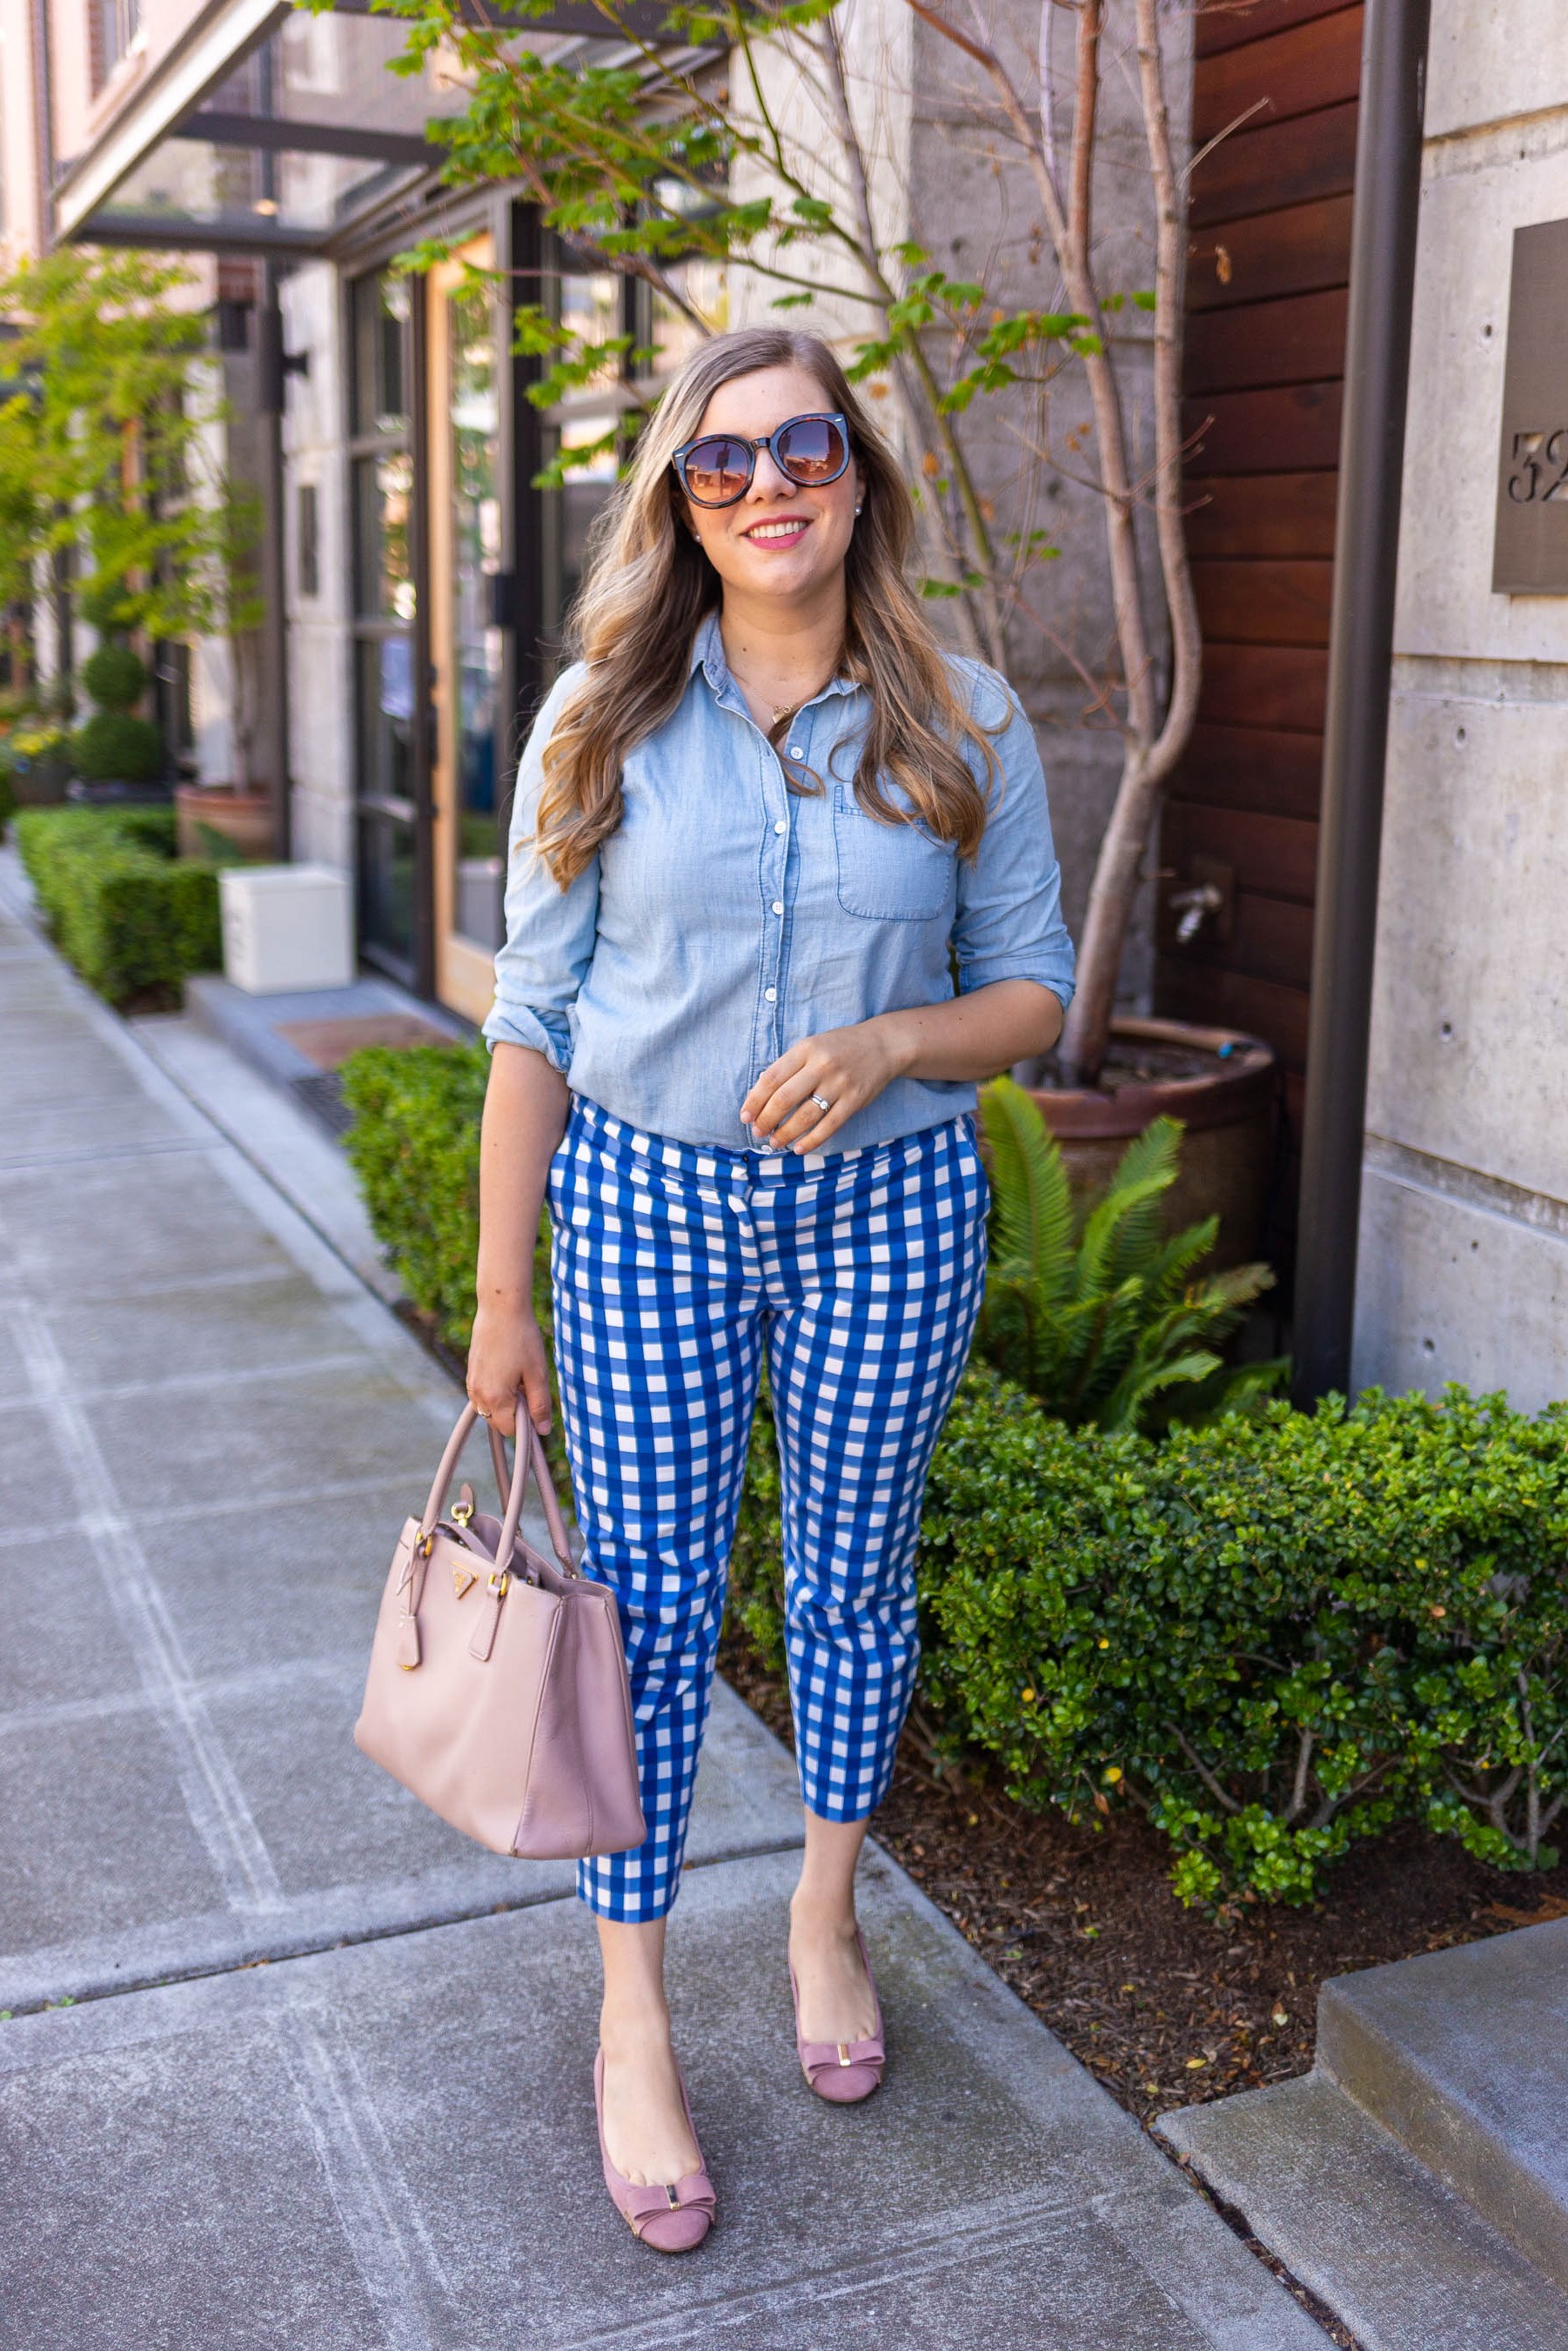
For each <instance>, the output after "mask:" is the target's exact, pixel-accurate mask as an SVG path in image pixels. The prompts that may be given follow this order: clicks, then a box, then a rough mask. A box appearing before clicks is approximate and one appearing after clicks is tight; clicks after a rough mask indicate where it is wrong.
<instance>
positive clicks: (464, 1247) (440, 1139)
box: [340, 1045, 489, 1350]
mask: <svg viewBox="0 0 1568 2351" xmlns="http://www.w3.org/2000/svg"><path fill="white" fill-rule="evenodd" d="M488 1064H489V1056H488V1054H487V1053H486V1050H485V1048H484V1046H483V1045H413V1046H405V1047H399V1046H393V1045H370V1046H367V1047H366V1048H365V1049H364V1050H363V1051H361V1052H358V1053H351V1054H350V1057H349V1059H348V1060H347V1061H345V1062H344V1063H343V1066H342V1070H341V1071H340V1077H341V1081H342V1087H343V1105H344V1108H345V1109H346V1110H348V1111H349V1112H350V1113H351V1115H352V1118H353V1124H352V1125H351V1126H350V1129H349V1131H348V1133H347V1134H346V1135H345V1136H344V1138H343V1140H344V1144H345V1147H346V1148H347V1151H348V1154H349V1158H350V1163H351V1164H352V1166H353V1170H354V1173H355V1175H357V1176H358V1177H359V1179H360V1189H361V1192H362V1193H363V1194H364V1198H365V1207H366V1210H367V1212H368V1213H369V1216H370V1219H371V1230H372V1231H373V1232H374V1234H375V1236H376V1238H377V1239H378V1240H379V1241H380V1243H381V1245H382V1249H384V1250H385V1251H386V1255H387V1260H388V1262H389V1264H391V1265H392V1266H393V1267H394V1268H395V1269H396V1271H397V1273H398V1276H399V1278H400V1280H402V1286H403V1288H404V1290H406V1291H407V1293H408V1295H409V1298H410V1299H411V1301H413V1304H414V1305H415V1306H417V1307H418V1308H419V1310H420V1311H421V1312H422V1313H424V1314H429V1315H432V1316H434V1321H435V1325H436V1328H437V1330H438V1331H439V1332H440V1334H441V1336H442V1338H443V1339H444V1340H445V1341H446V1343H447V1344H448V1345H449V1346H452V1347H456V1348H457V1349H459V1350H462V1349H463V1348H465V1347H466V1346H467V1344H468V1333H469V1332H470V1330H471V1329H472V1327H473V1322H474V1305H475V1290H474V1261H475V1254H476V1249H477V1247H478V1237H479V1114H480V1113H481V1111H482V1110H483V1109H484V1106H485V1086H486V1079H487V1077H488V1073H489V1072H488Z"/></svg>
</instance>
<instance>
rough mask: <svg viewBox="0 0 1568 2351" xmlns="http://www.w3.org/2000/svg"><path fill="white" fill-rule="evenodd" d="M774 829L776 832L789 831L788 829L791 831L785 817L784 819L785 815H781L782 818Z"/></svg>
mask: <svg viewBox="0 0 1568 2351" xmlns="http://www.w3.org/2000/svg"><path fill="white" fill-rule="evenodd" d="M773 830H774V831H775V832H788V831H789V825H788V823H787V822H786V820H785V819H784V818H783V817H780V818H779V820H778V822H777V823H776V824H775V825H774V827H773Z"/></svg>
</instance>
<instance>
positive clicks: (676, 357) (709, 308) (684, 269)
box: [653, 259, 729, 375]
mask: <svg viewBox="0 0 1568 2351" xmlns="http://www.w3.org/2000/svg"><path fill="white" fill-rule="evenodd" d="M666 274H667V276H668V277H670V278H671V280H672V281H673V282H674V284H675V285H677V286H678V287H680V289H681V292H682V293H683V294H684V295H685V298H686V300H687V301H688V302H689V303H690V304H691V306H692V308H693V309H694V310H695V311H696V312H697V313H698V316H699V317H700V318H701V319H702V320H703V322H704V325H705V326H706V329H707V331H708V334H715V335H722V334H723V332H724V330H725V329H726V328H727V326H728V324H729V281H728V277H727V272H726V269H725V265H724V263H723V262H722V261H707V260H702V259H693V260H690V261H678V262H676V263H674V265H673V266H671V267H670V268H669V269H668V270H667V272H666ZM706 340H707V335H706V334H705V333H704V332H703V329H702V327H699V326H697V325H696V324H695V322H694V321H693V320H692V319H689V318H688V317H687V316H686V314H685V311H684V310H681V309H678V308H676V306H675V305H674V302H672V301H671V300H670V298H669V297H668V295H666V294H661V293H660V292H659V291H658V289H657V288H655V289H654V291H653V349H654V351H655V353H656V354H657V356H656V358H655V359H654V361H653V372H654V374H655V375H669V374H672V373H673V372H674V370H675V369H676V368H678V367H679V366H680V365H681V363H682V362H683V360H686V359H689V358H690V356H691V354H692V352H693V351H695V350H696V348H697V346H698V345H699V344H700V343H704V342H706Z"/></svg>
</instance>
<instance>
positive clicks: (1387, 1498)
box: [346, 1047, 1568, 1903]
mask: <svg viewBox="0 0 1568 2351" xmlns="http://www.w3.org/2000/svg"><path fill="white" fill-rule="evenodd" d="M484 1086H485V1056H484V1052H483V1050H482V1048H478V1047H476V1048H474V1049H472V1050H469V1049H463V1048H457V1049H454V1050H451V1051H443V1050H438V1049H423V1050H415V1051H411V1052H397V1051H393V1050H388V1049H386V1048H379V1049H376V1050H372V1051H371V1052H367V1053H362V1054H358V1055H356V1056H355V1058H354V1060H353V1061H351V1062H350V1064H349V1065H348V1068H347V1071H346V1092H347V1094H348V1098H349V1100H350V1104H351V1105H352V1107H353V1109H354V1111H355V1113H356V1123H355V1126H354V1129H353V1131H352V1134H351V1135H350V1152H351V1154H352V1155H353V1158H354V1163H355V1165H356V1167H357V1168H358V1169H359V1171H360V1175H361V1182H362V1183H363V1185H364V1186H365V1192H366V1198H367V1202H368V1204H369V1207H370V1211H371V1222H372V1224H373V1225H374V1227H375V1228H376V1231H377V1233H378V1235H379V1236H380V1238H381V1239H382V1243H383V1245H384V1246H386V1248H387V1249H388V1251H389V1254H390V1256H391V1257H392V1260H393V1262H394V1263H395V1264H396V1265H397V1266H398V1267H399V1268H400V1270H402V1276H403V1280H404V1281H405V1282H406V1284H407V1286H408V1289H409V1292H410V1295H411V1296H412V1297H413V1299H414V1301H415V1302H416V1303H417V1304H419V1305H421V1306H423V1307H424V1308H425V1309H426V1310H427V1311H430V1312H431V1313H433V1314H434V1315H435V1316H436V1317H437V1318H438V1320H439V1322H440V1324H441V1328H442V1330H443V1332H444V1335H445V1336H446V1337H447V1338H448V1339H449V1340H450V1341H451V1342H452V1343H454V1344H455V1345H457V1346H462V1345H463V1344H465V1342H466V1339H467V1334H468V1328H469V1324H470V1322H471V1320H472V1316H473V1311H474V1255H475V1249H476V1238H477V1169H478V1131H479V1111H480V1105H481V1102H482V1100H483V1095H484ZM536 1301H537V1302H538V1308H539V1311H540V1315H541V1319H547V1318H548V1315H549V1292H548V1280H547V1276H546V1272H545V1253H544V1251H543V1250H541V1251H540V1254H539V1270H538V1277H537V1280H536ZM919 1579H920V1598H921V1619H922V1639H923V1644H924V1659H923V1664H922V1669H921V1698H922V1704H923V1707H924V1708H925V1711H926V1713H927V1715H928V1716H930V1717H932V1718H934V1719H935V1720H936V1723H937V1724H938V1726H939V1728H940V1731H941V1735H942V1736H943V1737H944V1738H946V1740H948V1741H949V1742H950V1743H951V1746H952V1748H953V1750H954V1751H955V1753H956V1752H958V1751H959V1750H964V1749H967V1750H971V1751H972V1750H980V1751H981V1752H983V1753H986V1754H988V1755H990V1756H992V1757H994V1758H995V1759H996V1761H997V1762H998V1765H999V1767H1000V1769H1001V1771H1002V1772H1003V1774H1004V1776H1005V1779H1006V1782H1007V1785H1008V1787H1009V1791H1010V1792H1011V1793H1012V1794H1013V1795H1014V1797H1016V1799H1017V1800H1018V1801H1019V1802H1020V1803H1022V1804H1024V1805H1026V1806H1030V1807H1032V1808H1035V1809H1041V1808H1044V1807H1045V1806H1048V1805H1055V1806H1060V1807H1061V1808H1062V1809H1063V1810H1065V1811H1066V1812H1067V1813H1070V1814H1071V1815H1073V1816H1074V1817H1080V1818H1084V1819H1087V1820H1091V1821H1092V1820H1097V1819H1100V1818H1103V1817H1104V1816H1106V1815H1108V1814H1109V1813H1113V1812H1114V1811H1115V1810H1117V1809H1119V1808H1120V1807H1122V1806H1125V1805H1133V1806H1135V1807H1136V1808H1137V1809H1138V1810H1139V1811H1141V1812H1142V1813H1144V1814H1145V1816H1146V1817H1147V1818H1148V1819H1149V1820H1151V1821H1152V1822H1153V1823H1154V1824H1155V1826H1156V1827H1157V1828H1158V1829H1160V1830H1161V1831H1162V1832H1163V1833H1164V1834H1165V1835H1166V1837H1167V1838H1168V1839H1169V1840H1170V1843H1171V1845H1172V1847H1173V1850H1174V1862H1173V1870H1172V1876H1173V1883H1174V1885H1175V1886H1176V1891H1177V1893H1178V1894H1179V1895H1180V1896H1182V1897H1183V1899H1184V1900H1186V1901H1189V1902H1203V1903H1214V1902H1217V1901H1220V1900H1223V1899H1226V1898H1232V1897H1240V1898H1243V1899H1250V1900H1261V1901H1285V1902H1303V1901H1306V1900H1309V1899H1310V1898H1312V1896H1313V1895H1314V1894H1315V1893H1316V1892H1317V1890H1318V1888H1319V1886H1320V1884H1321V1879H1322V1871H1323V1870H1324V1868H1325V1867H1326V1866H1328V1865H1331V1864H1332V1863H1333V1861H1334V1860H1335V1859H1336V1858H1337V1857H1338V1856H1339V1855H1342V1854H1343V1853H1344V1852H1345V1851H1346V1850H1347V1848H1348V1847H1349V1846H1350V1844H1352V1843H1353V1842H1354V1840H1355V1839H1356V1838H1359V1837H1364V1836H1368V1835H1371V1834H1375V1833H1376V1832H1377V1831H1379V1830H1381V1829H1383V1828H1385V1827H1387V1826H1388V1825H1389V1824H1390V1823H1392V1822H1394V1821H1395V1820H1396V1819H1400V1818H1407V1819H1415V1820H1418V1821H1422V1822H1424V1823H1426V1824H1427V1826H1428V1827H1430V1828H1432V1829H1434V1830H1437V1831H1438V1832H1440V1833H1442V1834H1447V1835H1451V1836H1456V1837H1458V1839H1459V1840H1460V1841H1461V1842H1462V1843H1463V1844H1464V1845H1465V1846H1466V1847H1467V1848H1468V1850H1469V1852H1471V1853H1473V1854H1475V1855H1477V1856H1478V1857H1479V1858H1480V1859H1481V1860H1483V1861H1487V1862H1490V1863H1493V1864H1495V1865H1498V1866H1500V1867H1502V1868H1528V1867H1530V1866H1531V1865H1550V1864H1551V1863H1552V1861H1553V1860H1554V1859H1555V1854H1554V1851H1553V1848H1552V1844H1551V1836H1552V1828H1553V1826H1554V1823H1555V1822H1556V1821H1557V1818H1558V1816H1559V1813H1560V1812H1561V1810H1562V1808H1563V1803H1564V1802H1565V1800H1568V1405H1554V1406H1552V1408H1551V1409H1549V1410H1548V1411H1546V1412H1544V1413H1542V1414H1541V1415H1539V1416H1536V1417H1535V1418H1533V1419H1532V1418H1530V1417H1528V1416H1525V1415H1523V1414H1521V1413H1516V1412H1513V1411H1511V1410H1510V1409H1509V1407H1508V1405H1507V1404H1506V1402H1505V1401H1504V1400H1503V1399H1502V1398H1501V1397H1496V1396H1494V1397H1486V1398H1481V1399H1479V1400H1478V1399H1476V1398H1473V1397H1471V1396H1469V1395H1467V1394H1466V1393H1465V1392H1464V1391H1463V1390H1462V1389H1459V1388H1450V1389H1449V1390H1448V1391H1447V1393H1446V1394H1445V1395H1444V1397H1443V1399H1442V1401H1441V1402H1439V1403H1432V1402H1429V1401H1428V1400H1427V1398H1425V1397H1422V1396H1402V1397H1389V1396H1385V1395H1381V1394H1378V1393H1377V1392H1375V1391H1373V1392H1369V1393H1368V1394H1367V1395H1364V1396H1363V1397H1362V1398H1361V1399H1360V1400H1359V1401H1358V1402H1357V1403H1356V1404H1355V1405H1354V1406H1346V1405H1344V1404H1343V1403H1342V1402H1340V1401H1338V1400H1331V1401H1330V1402H1328V1403H1327V1404H1325V1405H1322V1407H1320V1409H1319V1410H1318V1411H1317V1412H1315V1413H1312V1414H1307V1413H1300V1412H1295V1411H1292V1410H1291V1407H1290V1406H1289V1405H1285V1404H1282V1403H1280V1404H1270V1405H1266V1406H1264V1407H1263V1408H1262V1410H1261V1411H1260V1413H1258V1414H1257V1415H1255V1416H1239V1415H1233V1416H1229V1417H1228V1418H1226V1419H1223V1420H1219V1421H1217V1422H1215V1423H1213V1424H1212V1425H1208V1426H1200V1427H1188V1428H1177V1429H1176V1430H1174V1431H1173V1432H1172V1433H1171V1434H1170V1435H1169V1436H1167V1437H1164V1438H1155V1437H1146V1436H1139V1435H1135V1434H1133V1433H1131V1432H1118V1433H1115V1434H1109V1433H1105V1432H1103V1431H1099V1430H1095V1429H1092V1428H1078V1429H1072V1428H1069V1427H1067V1426H1064V1425H1063V1424H1062V1423H1061V1422H1060V1421H1056V1420H1052V1419H1051V1418H1050V1417H1049V1416H1047V1415H1046V1414H1045V1413H1044V1412H1043V1411H1042V1410H1041V1409H1040V1406H1039V1405H1037V1404H1036V1403H1035V1402H1034V1401H1033V1399H1032V1398H1030V1396H1028V1395H1024V1394H1023V1393H1022V1392H1021V1391H1020V1390H1019V1389H1018V1388H1016V1387H1013V1386H1011V1385H1009V1383H1008V1382H1007V1381H1005V1380H1003V1379H1001V1378H1000V1377H999V1376H998V1374H996V1373H995V1372H993V1371H991V1370H989V1369H984V1368H980V1367H978V1366H977V1367H973V1368H971V1370H970V1371H969V1372H968V1373H967V1374H966V1376H965V1379H964V1382H963V1384H962V1385H961V1386H960V1389H959V1392H958V1395H957V1399H956V1403H955V1405H954V1407H953V1410H952V1412H951V1414H950V1415H949V1416H948V1420H947V1424H946V1428H945V1429H944V1431H943V1434H942V1437H941V1438H940V1440H939V1442H938V1444H937V1447H936V1458H935V1460H934V1463H933V1467H932V1472H931V1482H930V1486H929V1489H928V1492H927V1498H926V1507H925V1519H924V1521H923V1527H922V1546H921V1557H920V1567H919ZM782 1583H783V1573H782V1562H781V1547H780V1539H779V1468H778V1459H777V1453H776V1449H775V1446H774V1441H773V1431H772V1426H771V1420H770V1417H769V1413H768V1401H767V1397H766V1395H764V1397H763V1400H762V1404H761V1405H760V1407H759V1409H758V1420H757V1426H756V1428H755V1430H754V1432H753V1437H752V1443H751V1447H750V1453H749V1457H748V1459H747V1468H746V1478H745V1488H744V1492H743V1497H742V1503H741V1510H740V1520H739V1525H738V1527H737V1534H736V1541H735V1547H734V1551H733V1553H732V1556H731V1562H730V1608H731V1611H732V1614H733V1615H734V1616H735V1617H736V1618H737V1619H738V1620H739V1622H740V1623H741V1625H743V1626H744V1627H745V1629H746V1631H747V1634H748V1635H749V1636H750V1638H751V1639H752V1641H753V1642H754V1644H755V1645H756V1646H758V1648H759V1649H760V1650H761V1652H762V1653H763V1655H764V1656H766V1657H767V1658H768V1660H769V1661H770V1662H771V1663H772V1664H773V1665H774V1666H775V1667H778V1666H779V1665H780V1664H781V1663H782V1658H783V1631H784V1627H783V1614H782Z"/></svg>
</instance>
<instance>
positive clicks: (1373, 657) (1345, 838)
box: [1291, 0, 1431, 1405]
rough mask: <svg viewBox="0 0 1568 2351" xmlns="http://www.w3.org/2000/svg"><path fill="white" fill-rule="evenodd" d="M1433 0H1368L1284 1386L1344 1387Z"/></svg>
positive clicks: (1310, 1389)
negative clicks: (1288, 1372) (1288, 1365)
mask: <svg viewBox="0 0 1568 2351" xmlns="http://www.w3.org/2000/svg"><path fill="white" fill-rule="evenodd" d="M1430 19H1431V0H1368V5H1367V10H1366V30H1365V36H1364V41H1363V45H1362V59H1361V117H1360V123H1359V127H1358V131H1357V135H1356V153H1355V213H1354V224H1353V227H1352V232H1351V265H1350V319H1349V326H1348V330H1347V334H1346V339H1345V366H1344V423H1343V431H1342V434H1341V440H1340V475H1339V519H1338V524H1337V527H1336V530H1335V535H1334V581H1333V622H1332V625H1331V629H1330V633H1329V684H1328V714H1327V718H1326V721H1325V726H1324V743H1323V796H1322V831H1321V833H1320V836H1319V846H1318V894H1317V920H1316V925H1315V928H1314V932H1313V939H1312V1024H1311V1027H1310V1029H1309V1031H1308V1038H1307V1102H1306V1117H1305V1132H1304V1134H1303V1137H1302V1151H1301V1240H1300V1247H1299V1249H1298V1252H1297V1259H1296V1311H1295V1328H1294V1374H1293V1378H1292V1382H1291V1387H1292V1393H1293V1395H1294V1396H1295V1400H1296V1402H1297V1403H1298V1404H1300V1405H1310V1404H1312V1403H1313V1402H1314V1401H1315V1400H1316V1398H1317V1397H1319V1396H1321V1395H1326V1394H1327V1393H1328V1392H1329V1390H1330V1389H1337V1390H1339V1391H1341V1392H1342V1393H1343V1392H1344V1391H1346V1390H1347V1389H1348V1387H1349V1384H1350V1356H1351V1336H1352V1330H1353V1325H1354V1312H1355V1259H1356V1239H1357V1232H1358V1228H1359V1224H1360V1217H1361V1163H1362V1151H1363V1144H1364V1130H1365V1122H1366V1072H1367V1048H1368V1032H1369V1029H1370V1025H1371V1017H1372V964H1373V952H1374V948H1375V941H1376V931H1377V870H1378V859H1379V853H1380V851H1381V847H1382V835H1383V779H1384V768H1385V760H1386V756H1387V749H1388V689H1389V675H1390V671H1391V668H1392V665H1393V659H1394V591H1395V581H1396V571H1397V568H1398V560H1399V504H1400V481H1401V475H1402V471H1403V467H1404V461H1405V402H1406V392H1407V389H1408V383H1409V374H1410V310H1411V302H1412V298H1413V295H1414V290H1415V279H1416V217H1417V214H1418V211H1419V205H1420V190H1421V110H1422V101H1423V97H1424V82H1425V78H1426V64H1427V30H1428V26H1429V24H1430Z"/></svg>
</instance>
